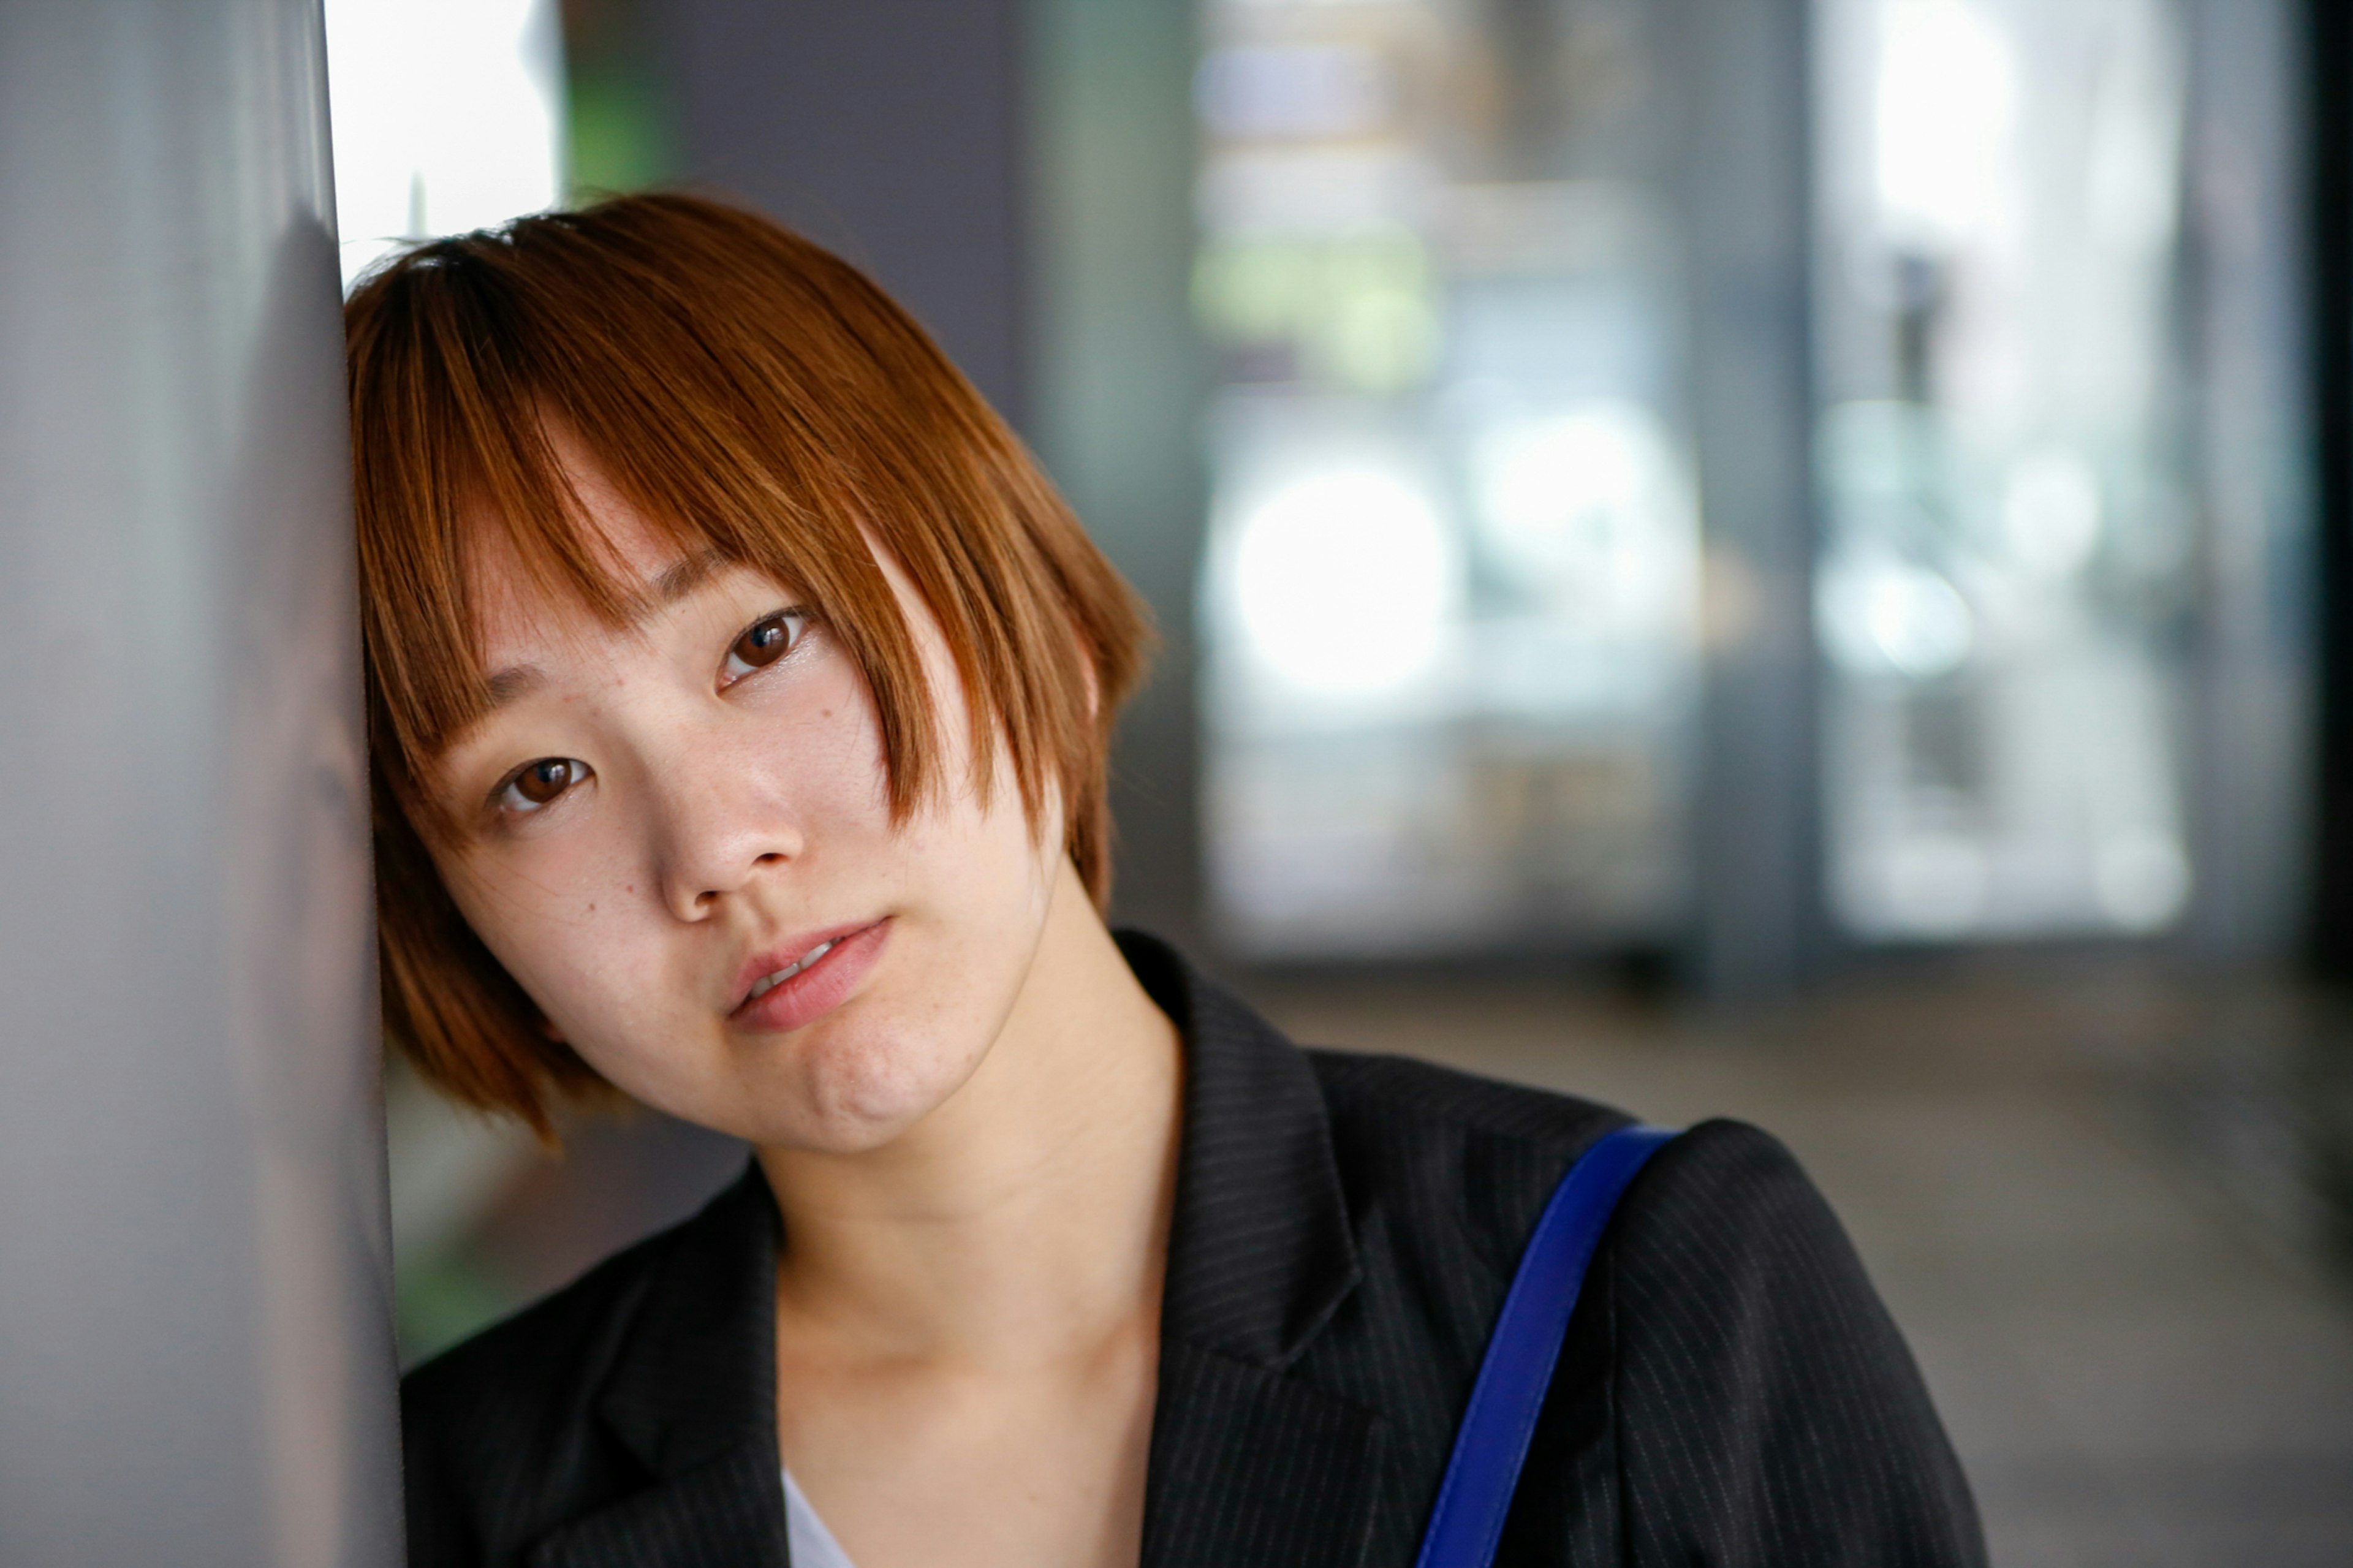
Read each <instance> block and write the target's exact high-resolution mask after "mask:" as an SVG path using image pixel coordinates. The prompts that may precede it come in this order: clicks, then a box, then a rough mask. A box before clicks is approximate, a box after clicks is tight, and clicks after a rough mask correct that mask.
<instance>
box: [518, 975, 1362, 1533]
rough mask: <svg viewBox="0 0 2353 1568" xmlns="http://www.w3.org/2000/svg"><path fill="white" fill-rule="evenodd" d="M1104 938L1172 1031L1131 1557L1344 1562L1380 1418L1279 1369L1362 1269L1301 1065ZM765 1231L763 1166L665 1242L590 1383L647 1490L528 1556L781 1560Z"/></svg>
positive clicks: (1287, 1046) (774, 1223) (1212, 988)
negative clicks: (1179, 1109) (1149, 1407)
mask: <svg viewBox="0 0 2353 1568" xmlns="http://www.w3.org/2000/svg"><path fill="white" fill-rule="evenodd" d="M1119 943H1120V948H1121V951H1122V952H1124V954H1125V956H1126V958H1127V961H1128V963H1129V966H1130V967H1131V968H1133V969H1134V971H1135V973H1136V977H1137V978H1138V980H1140V981H1141V982H1142V983H1143V984H1144V986H1145V990H1146V991H1147V992H1148V993H1149V994H1151V996H1152V998H1153V1000H1154V1001H1155V1002H1156V1003H1157V1004H1158V1005H1160V1007H1161V1008H1162V1009H1163V1010H1164V1011H1165V1012H1166V1013H1167V1014H1168V1016H1169V1017H1170V1018H1171V1019H1172V1020H1173V1021H1174V1022H1175V1023H1176V1026H1177V1028H1178V1030H1179V1032H1180V1033H1181V1034H1182V1035H1183V1037H1184V1038H1185V1042H1186V1062H1185V1069H1186V1070H1185V1089H1184V1094H1185V1118H1184V1126H1183V1131H1182V1133H1181V1135H1180V1136H1181V1142H1180V1145H1179V1149H1178V1153H1177V1176H1176V1209H1175V1213H1174V1215H1173V1216H1172V1219H1171V1226H1170V1232H1169V1243H1168V1268H1167V1274H1166V1285H1165V1287H1164V1294H1163V1298H1162V1303H1161V1339H1162V1351H1161V1366H1160V1392H1159V1398H1158V1404H1157V1406H1156V1408H1155V1415H1154V1421H1153V1433H1152V1449H1151V1461H1150V1463H1151V1472H1150V1481H1149V1484H1148V1489H1147V1494H1146V1499H1145V1550H1144V1562H1145V1565H1146V1568H1178V1565H1180V1564H1190V1563H1204V1564H1209V1563H1214V1564H1217V1565H1219V1568H1251V1565H1254V1564H1261V1563H1263V1564H1269V1565H1271V1564H1276V1563H1282V1564H1286V1565H1292V1568H1310V1565H1317V1564H1345V1563H1355V1562H1356V1561H1357V1559H1358V1556H1359V1554H1360V1552H1361V1548H1362V1542H1363V1539H1364V1527H1365V1522H1366V1521H1367V1520H1368V1518H1369V1516H1370V1512H1371V1510H1370V1507H1369V1500H1370V1489H1371V1487H1372V1486H1373V1484H1374V1480H1375V1477H1376V1474H1377V1469H1378V1459H1379V1448H1380V1441H1381V1432H1380V1423H1379V1421H1378V1419H1377V1417H1376V1416H1374V1415H1373V1414H1372V1413H1371V1412H1370V1411H1368V1410H1366V1408H1364V1407H1363V1406H1361V1405H1356V1404H1354V1403H1352V1402H1350V1401H1348V1400H1346V1399H1344V1398H1341V1397H1340V1396H1338V1395H1336V1394H1329V1393H1326V1392H1324V1390H1322V1389H1319V1388H1317V1387H1315V1386H1314V1385H1313V1384H1310V1383H1309V1382H1307V1381H1306V1380H1304V1379H1303V1378H1301V1377H1299V1376H1298V1375H1296V1374H1295V1373H1294V1372H1293V1370H1292V1363H1293V1362H1294V1361H1295V1360H1296V1359H1297V1358H1298V1356H1299V1354H1300V1352H1302V1351H1303V1349H1305V1347H1306V1346H1307V1344H1308V1343H1309V1342H1311V1341H1312V1340H1313V1339H1314V1336H1315V1335H1316V1333H1317V1332H1318V1331H1320V1330H1321V1329H1322V1328H1323V1327H1324V1324H1325V1323H1326V1322H1327V1321H1329V1320H1330V1319H1331V1317H1332V1315H1333V1313H1334V1312H1335V1310H1337V1309H1338V1307H1339V1306H1340V1304H1341V1302H1342V1301H1343V1300H1345V1298H1346V1297H1347V1295H1348V1293H1349V1292H1350V1291H1351V1290H1352V1289H1355V1287H1356V1282H1357V1279H1358V1266H1357V1258H1356V1242H1355V1239H1354V1237H1353V1234H1352V1231H1351V1226H1350V1224H1349V1217H1348V1210H1347V1204H1346V1201H1345V1194H1344V1193H1343V1191H1342V1187H1341V1183H1340V1172H1339V1166H1338V1163H1337V1162H1336V1160H1335V1157H1334V1152H1333V1144H1332V1133H1331V1127H1330V1124H1329V1121H1328V1119H1327V1117H1326V1114H1325V1111H1324V1097H1323V1092H1322V1089H1320V1087H1319V1086H1318V1084H1317V1082H1316V1079H1315V1074H1314V1068H1312V1067H1311V1066H1310V1065H1309V1063H1308V1061H1307V1058H1306V1057H1305V1056H1304V1055H1303V1054H1302V1053H1301V1052H1300V1051H1299V1050H1298V1049H1297V1047H1293V1045H1292V1044H1291V1043H1290V1042H1289V1041H1288V1040H1286V1039H1285V1038H1283V1037H1282V1035H1281V1034H1280V1033H1279V1032H1278V1031H1277V1030H1275V1029H1274V1028H1273V1027H1272V1026H1271V1025H1269V1024H1268V1023H1266V1021H1265V1020H1263V1019H1261V1018H1260V1017H1259V1016H1257V1015H1256V1014H1254V1013H1252V1012H1251V1011H1250V1009H1249V1008H1248V1007H1246V1006H1244V1005H1242V1004H1241V1003H1240V1002H1239V1001H1236V1000H1235V999H1234V998H1233V997H1231V996H1229V995H1228V994H1226V993H1225V992H1224V991H1222V990H1220V989H1219V988H1218V987H1217V986H1216V985H1214V984H1211V983H1210V982H1208V980H1207V979H1205V978H1204V977H1203V976H1202V975H1201V974H1200V973H1198V971H1196V970H1195V969H1193V968H1192V966H1191V965H1189V964H1188V963H1186V962H1185V961H1184V960H1183V959H1182V958H1180V957H1179V956H1177V954H1176V952H1175V951H1174V950H1172V949H1170V948H1169V947H1167V946H1166V945H1165V944H1163V943H1161V942H1157V941H1155V939H1153V938H1151V937H1148V936H1144V935H1141V934H1139V933H1136V932H1132V931H1124V932H1121V933H1120V936H1119ZM779 1239H780V1226H779V1222H778V1219H777V1215H776V1201H775V1199H774V1197H773V1196H772V1195H771V1194H770V1193H769V1191H768V1187H767V1183H766V1181H765V1178H764V1177H763V1175H762V1174H761V1172H760V1169H759V1167H758V1166H757V1165H756V1164H754V1165H752V1166H750V1167H749V1168H748V1169H747V1170H746V1171H745V1172H744V1175H743V1177H742V1179H741V1180H739V1181H737V1182H736V1183H735V1184H734V1185H733V1186H732V1187H730V1188H729V1189H727V1190H726V1191H725V1192H723V1193H722V1194H720V1195H719V1196H718V1197H716V1198H714V1199H712V1202H711V1203H710V1204H709V1205H706V1206H705V1207H704V1209H703V1210H702V1213H701V1214H699V1215H696V1216H695V1217H694V1218H693V1219H692V1220H691V1221H689V1222H688V1223H687V1224H686V1225H685V1226H682V1227H681V1229H680V1230H679V1232H678V1233H677V1234H676V1236H675V1237H674V1238H673V1239H672V1241H671V1242H670V1249H669V1256H668V1257H667V1258H665V1259H664V1260H663V1261H662V1263H661V1265H660V1266H659V1268H657V1269H656V1270H655V1272H654V1277H653V1279H652V1280H651V1282H650V1285H649V1289H648V1292H647V1295H646V1298H645V1300H644V1302H643V1304H642V1306H641V1307H640V1308H639V1310H638V1312H637V1314H636V1315H635V1318H634V1320H633V1321H631V1322H630V1323H629V1325H628V1327H627V1329H626V1330H625V1331H624V1338H623V1340H622V1342H621V1344H620V1346H619V1348H618V1350H617V1352H616V1355H615V1358H614V1362H613V1365H612V1370H611V1372H610V1373H608V1375H607V1379H606V1382H605V1385H604V1387H603V1388H602V1389H601V1390H600V1391H599V1392H598V1393H597V1394H596V1414H597V1416H598V1418H599V1419H600V1420H601V1421H602V1422H603V1424H604V1425H605V1426H606V1427H607V1430H609V1431H610V1432H611V1433H612V1434H613V1436H615V1438H616V1439H617V1440H618V1441H619V1443H620V1444H621V1445H622V1447H625V1448H627V1449H628V1452H629V1453H630V1454H631V1455H632V1456H634V1457H635V1458H637V1460H638V1462H639V1463H641V1464H642V1465H644V1466H645V1468H646V1469H647V1471H648V1473H649V1475H650V1476H651V1477H652V1478H653V1481H654V1484H653V1485H651V1486H650V1487H649V1488H647V1489H644V1490H642V1491H640V1492H638V1493H637V1494H635V1495H633V1496H632V1497H630V1498H628V1500H624V1501H623V1502H621V1503H620V1504H618V1505H617V1506H615V1507H612V1508H608V1509H606V1510H601V1511H599V1512H597V1513H594V1514H591V1515H588V1516H587V1517H586V1518H583V1519H581V1520H579V1521H575V1523H573V1524H571V1525H568V1526H566V1527H565V1528H564V1529H562V1530H560V1531H556V1532H555V1533H554V1535H552V1536H550V1537H548V1538H547V1539H546V1540H544V1541H543V1542H540V1543H539V1545H538V1547H537V1548H536V1549H535V1550H534V1552H533V1554H532V1557H531V1561H532V1563H533V1564H534V1565H536V1568H602V1565H605V1564H611V1565H614V1568H621V1565H623V1564H626V1565H628V1568H657V1565H667V1564H670V1563H678V1564H686V1563H708V1562H726V1563H745V1564H757V1565H760V1568H784V1565H785V1564H786V1548H785V1539H784V1538H785V1529H784V1517H785V1516H784V1489H783V1485H782V1482H781V1479H780V1477H779V1465H778V1461H777V1457H776V1392H775V1391H776V1317H775V1313H776V1253H777V1247H778V1243H779ZM911 1484H917V1485H919V1484H921V1483H920V1479H911Z"/></svg>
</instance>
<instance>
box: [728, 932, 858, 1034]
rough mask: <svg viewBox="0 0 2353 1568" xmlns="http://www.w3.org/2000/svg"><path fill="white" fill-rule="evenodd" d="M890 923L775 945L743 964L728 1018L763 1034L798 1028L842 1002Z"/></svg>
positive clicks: (828, 933)
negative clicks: (738, 993) (736, 999)
mask: <svg viewBox="0 0 2353 1568" xmlns="http://www.w3.org/2000/svg"><path fill="white" fill-rule="evenodd" d="M890 926H891V922H890V920H889V919H888V918H887V917H886V918H884V919H882V920H879V921H865V922H863V923H860V924H857V925H847V926H836V927H834V928H832V929H831V930H829V931H810V932H807V933H806V934H804V935H801V936H798V937H795V938H793V939H791V940H790V941H788V942H782V943H779V944H778V945H777V946H776V947H774V948H771V949H770V950H768V952H765V953H763V954H761V955H759V956H758V957H755V958H754V959H753V960H752V962H751V963H748V964H746V965H745V966H744V968H745V970H746V972H747V973H748V979H739V980H738V982H737V984H738V986H739V987H740V988H741V994H742V1000H741V1001H739V1002H737V1003H736V1005H735V1006H734V1007H733V1010H732V1011H731V1012H730V1014H729V1016H730V1018H732V1019H733V1021H734V1022H736V1023H738V1024H740V1025H744V1026H748V1027H751V1028H754V1029H762V1030H790V1029H797V1028H799V1027H800V1026H802V1025H804V1024H807V1023H808V1022H810V1021H812V1020H813V1019H816V1018H818V1017H820V1016H823V1015H825V1014H827V1013H829V1012H831V1011H832V1010H833V1009H834V1008H835V1007H838V1006H839V1005H841V1004H842V1003H843V1002H844V1001H847V1000H848V999H849V993H850V992H851V991H852V990H853V989H855V988H856V986H857V984H858V983H859V981H860V980H861V979H863V978H864V977H865V975H866V972H867V971H868V970H870V969H871V968H872V967H873V966H874V961H875V960H876V959H877V958H878V957H880V956H881V951H882V944H883V942H885V941H887V940H888V938H889V934H890Z"/></svg>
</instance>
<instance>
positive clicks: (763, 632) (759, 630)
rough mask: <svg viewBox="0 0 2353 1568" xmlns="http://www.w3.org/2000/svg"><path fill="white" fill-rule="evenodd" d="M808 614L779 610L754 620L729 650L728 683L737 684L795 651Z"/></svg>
mask: <svg viewBox="0 0 2353 1568" xmlns="http://www.w3.org/2000/svg"><path fill="white" fill-rule="evenodd" d="M807 620H808V616H807V613H806V612H805V611H801V610H778V611H777V612H776V614H775V615H773V616H765V617H763V618H762V619H760V620H757V621H754V622H753V623H752V625H751V626H750V627H749V628H748V629H746V630H745V632H744V635H743V636H742V637H737V638H736V639H735V641H734V644H733V647H729V648H728V650H727V663H726V667H725V669H724V671H723V673H724V676H725V679H726V683H727V684H729V685H733V683H734V682H736V681H738V680H741V679H744V677H745V676H747V675H749V674H751V673H752V672H753V671H754V670H755V669H765V668H767V667H768V666H770V665H772V664H774V663H776V660H778V659H780V658H784V657H785V655H786V654H788V653H790V652H792V650H793V647H794V645H795V644H796V643H798V642H799V641H800V639H801V628H802V627H803V626H804V625H806V624H807Z"/></svg>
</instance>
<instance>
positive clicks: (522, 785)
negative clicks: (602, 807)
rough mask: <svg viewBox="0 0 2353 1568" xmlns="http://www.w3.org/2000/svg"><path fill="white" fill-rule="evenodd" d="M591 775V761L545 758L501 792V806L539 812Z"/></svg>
mask: <svg viewBox="0 0 2353 1568" xmlns="http://www.w3.org/2000/svg"><path fill="white" fill-rule="evenodd" d="M587 776H588V764H587V763H583V762H580V761H579V760H577V759H576V758H573V757H542V758H540V759H539V760H538V761H537V762H534V763H525V764H523V768H522V772H521V773H516V774H515V775H514V777H512V778H511V779H509V780H508V781H507V784H506V787H505V788H504V789H502V790H501V791H500V792H499V805H501V806H503V807H504V808H505V809H507V810H509V811H537V810H538V809H539V808H540V807H541V806H543V805H546V804H547V803H548V802H550V801H552V800H554V798H555V797H556V796H558V795H562V794H563V793H564V792H565V790H568V789H570V788H571V787H572V786H573V785H574V784H578V783H579V782H580V781H581V780H582V779H584V778H586V777H587Z"/></svg>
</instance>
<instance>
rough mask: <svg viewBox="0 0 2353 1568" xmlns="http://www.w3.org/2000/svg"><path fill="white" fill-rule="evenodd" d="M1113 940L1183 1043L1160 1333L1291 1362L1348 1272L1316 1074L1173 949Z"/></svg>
mask: <svg viewBox="0 0 2353 1568" xmlns="http://www.w3.org/2000/svg"><path fill="white" fill-rule="evenodd" d="M1119 945H1120V951H1121V952H1123V953H1124V954H1125V956H1126V958H1127V962H1128V967H1129V968H1131V969H1133V970H1134V972H1135V975H1136V978H1137V979H1138V980H1140V981H1141V982H1143V984H1144V988H1145V991H1146V992H1148V993H1149V994H1151V996H1152V999H1153V1000H1154V1001H1155V1002H1156V1003H1158V1004H1159V1005H1160V1008H1161V1010H1162V1011H1163V1012H1165V1013H1166V1014H1167V1015H1168V1016H1169V1017H1170V1018H1171V1019H1173V1020H1174V1021H1175V1023H1176V1027H1177V1030H1178V1032H1179V1033H1181V1034H1182V1035H1183V1036H1184V1037H1185V1042H1186V1052H1185V1121H1184V1131H1183V1134H1182V1142H1181V1143H1180V1145H1179V1148H1178V1152H1177V1169H1176V1213H1175V1215H1173V1217H1172V1221H1171V1225H1170V1229H1169V1235H1168V1274H1167V1284H1166V1289H1165V1292H1164V1294H1163V1297H1162V1300H1161V1308H1160V1331H1161V1334H1162V1337H1163V1338H1166V1339H1177V1340H1183V1341H1185V1342H1187V1343H1190V1344H1194V1345H1198V1346H1199V1347H1201V1348H1202V1349H1204V1350H1208V1351H1214V1352H1218V1353H1219V1354H1220V1355H1224V1356H1228V1357H1230V1358H1231V1359H1233V1360H1236V1361H1240V1362H1243V1363H1248V1364H1250V1365H1252V1366H1262V1367H1282V1366H1287V1365H1289V1364H1290V1363H1291V1362H1292V1361H1293V1359H1294V1358H1295V1357H1297V1355H1298V1354H1299V1352H1300V1351H1301V1350H1303V1348H1305V1346H1306V1344H1307V1342H1308V1341H1309V1340H1310V1339H1312V1338H1314V1334H1315V1331H1317V1330H1318V1329H1320V1328H1322V1327H1323V1326H1324V1322H1325V1321H1326V1320H1327V1319H1329V1318H1330V1317H1331V1315H1332V1311H1333V1310H1334V1309H1335V1307H1337V1306H1338V1305H1339V1303H1340V1301H1341V1300H1342V1298H1344V1297H1345V1296H1346V1295H1347V1293H1348V1292H1349V1291H1350V1290H1351V1289H1355V1287H1356V1279H1357V1267H1356V1240H1355V1237H1353V1235H1352V1234H1351V1232H1350V1229H1349V1225H1348V1207H1347V1202H1346V1199H1345V1196H1344V1194H1343V1193H1342V1191H1341V1186H1340V1167H1339V1163H1338V1162H1337V1161H1336V1160H1335V1158H1334V1156H1333V1152H1332V1128H1331V1123H1330V1121H1329V1120H1328V1118H1327V1116H1326V1114H1325V1112H1324V1091H1323V1089H1322V1088H1321V1087H1320V1086H1319V1085H1318V1084H1317V1082H1316V1079H1315V1070H1314V1068H1312V1067H1310V1066H1309V1065H1308V1061H1307V1058H1306V1056H1305V1055H1304V1053H1303V1052H1302V1051H1300V1050H1299V1048H1298V1047H1295V1046H1293V1044H1292V1043H1291V1042H1290V1041H1289V1040H1287V1039H1285V1038H1283V1037H1282V1034H1281V1033H1280V1032H1279V1031H1278V1030H1276V1029H1275V1028H1274V1026H1272V1025H1271V1024H1269V1023H1268V1022H1267V1021H1266V1020H1265V1019H1263V1018H1261V1017H1260V1016H1258V1015H1257V1014H1255V1013H1253V1012H1251V1011H1250V1009H1249V1008H1248V1007H1246V1006H1244V1005H1242V1004H1241V1003H1240V1002H1239V1001H1236V1000H1235V999H1234V998H1233V997H1232V996H1230V995H1229V994H1226V993H1225V992H1224V991H1222V990H1220V989H1219V987H1218V986H1216V985H1215V984H1211V983H1210V982H1209V981H1208V980H1207V979H1205V978H1204V977H1203V976H1202V975H1201V973H1199V971H1198V970H1196V969H1194V968H1193V966H1192V965H1191V964H1189V963H1186V962H1185V960H1184V959H1182V958H1181V957H1179V956H1178V955H1177V954H1176V951H1175V950H1174V949H1173V948H1170V947H1169V946H1167V945H1166V943H1164V942H1159V941H1157V940H1156V939H1155V938H1152V937H1149V936H1145V935H1143V934H1142V933H1140V932H1136V931H1122V932H1120V933H1119Z"/></svg>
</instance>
